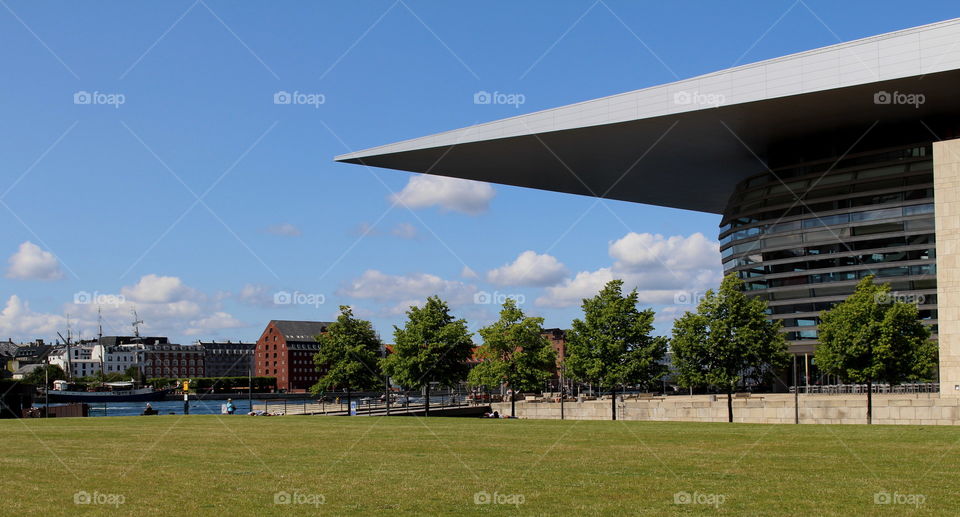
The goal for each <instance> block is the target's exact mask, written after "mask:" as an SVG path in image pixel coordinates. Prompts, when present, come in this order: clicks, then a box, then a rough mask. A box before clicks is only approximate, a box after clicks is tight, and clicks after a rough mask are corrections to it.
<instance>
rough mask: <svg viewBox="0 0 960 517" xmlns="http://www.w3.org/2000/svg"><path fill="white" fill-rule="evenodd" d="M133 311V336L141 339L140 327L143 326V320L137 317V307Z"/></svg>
mask: <svg viewBox="0 0 960 517" xmlns="http://www.w3.org/2000/svg"><path fill="white" fill-rule="evenodd" d="M132 310H133V336H134V337H140V325H142V324H143V320H141V319H140V317H139V316H137V308H136V307H134V308H133V309H132Z"/></svg>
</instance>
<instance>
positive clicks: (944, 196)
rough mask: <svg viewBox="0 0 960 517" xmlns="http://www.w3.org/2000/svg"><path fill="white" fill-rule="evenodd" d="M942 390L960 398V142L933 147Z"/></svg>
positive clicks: (942, 143)
mask: <svg viewBox="0 0 960 517" xmlns="http://www.w3.org/2000/svg"><path fill="white" fill-rule="evenodd" d="M933 186H934V191H933V195H934V200H935V205H934V210H935V214H936V215H935V217H936V225H937V316H938V318H937V324H938V327H939V335H938V336H937V338H938V340H939V344H940V389H941V390H943V395H944V396H945V397H960V140H947V141H944V142H934V144H933Z"/></svg>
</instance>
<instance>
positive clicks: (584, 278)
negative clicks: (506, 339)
mask: <svg viewBox="0 0 960 517" xmlns="http://www.w3.org/2000/svg"><path fill="white" fill-rule="evenodd" d="M613 278H614V277H613V272H612V271H611V270H610V268H608V267H605V268H601V269H598V270H596V271H581V272H579V273H577V274H576V276H574V277H573V278H568V279H566V280H564V281H563V283H561V284H560V285H557V286H553V287H548V288H547V290H546V294H544V295H543V296H541V297H539V298H537V301H536V304H537V305H540V306H542V307H574V306H578V305H580V303H581V301H582V300H583V299H584V298H589V297H591V296H594V295H596V294H597V293H598V292H599V291H600V289H602V288H603V286H604V285H605V284H606V283H607V282H609V281H611V280H613Z"/></svg>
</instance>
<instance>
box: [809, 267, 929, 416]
mask: <svg viewBox="0 0 960 517" xmlns="http://www.w3.org/2000/svg"><path fill="white" fill-rule="evenodd" d="M873 279H874V277H873V276H872V275H871V276H868V277H866V278H864V279H863V280H861V281H860V283H859V284H857V289H856V291H854V293H853V294H851V295H850V296H848V297H847V299H846V300H844V301H842V302H840V303H838V304H837V305H836V306H834V307H833V308H832V309H830V310H828V311H824V312H823V313H822V314H821V315H820V326H819V340H820V344H819V345H818V346H817V349H816V351H815V352H814V357H816V361H817V366H819V367H820V368H821V369H822V370H824V371H825V372H827V373H830V374H833V375H837V376H839V377H841V378H843V379H846V380H849V381H853V382H858V383H859V382H865V383H866V384H867V423H868V424H869V423H871V422H872V420H873V381H875V380H880V381H886V382H888V383H890V384H899V383H901V382H903V381H906V380H920V379H925V378H928V377H929V373H930V372H931V371H932V369H933V367H934V366H935V365H936V360H937V347H936V344H934V342H933V341H931V340H930V330H929V329H928V328H927V326H926V325H924V324H923V323H922V322H921V321H920V318H919V315H918V313H917V306H916V305H914V304H912V303H907V302H906V301H898V300H896V299H895V297H894V296H892V295H891V293H890V285H889V284H879V285H878V284H874V283H873Z"/></svg>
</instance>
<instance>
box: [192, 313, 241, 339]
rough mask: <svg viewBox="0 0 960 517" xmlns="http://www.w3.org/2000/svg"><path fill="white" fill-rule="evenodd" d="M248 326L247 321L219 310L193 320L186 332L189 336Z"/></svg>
mask: <svg viewBox="0 0 960 517" xmlns="http://www.w3.org/2000/svg"><path fill="white" fill-rule="evenodd" d="M247 326H248V325H247V324H246V323H244V322H242V321H240V320H238V319H237V318H234V317H233V316H231V315H229V314H227V313H226V312H223V311H217V312H215V313H213V314H211V315H209V316H206V317H204V318H199V319H196V320H193V321H191V322H190V328H188V329H187V330H186V331H185V332H184V333H185V334H186V335H188V336H196V335H198V334H205V333H207V332H211V331H217V330H224V329H233V328H243V327H247Z"/></svg>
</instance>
